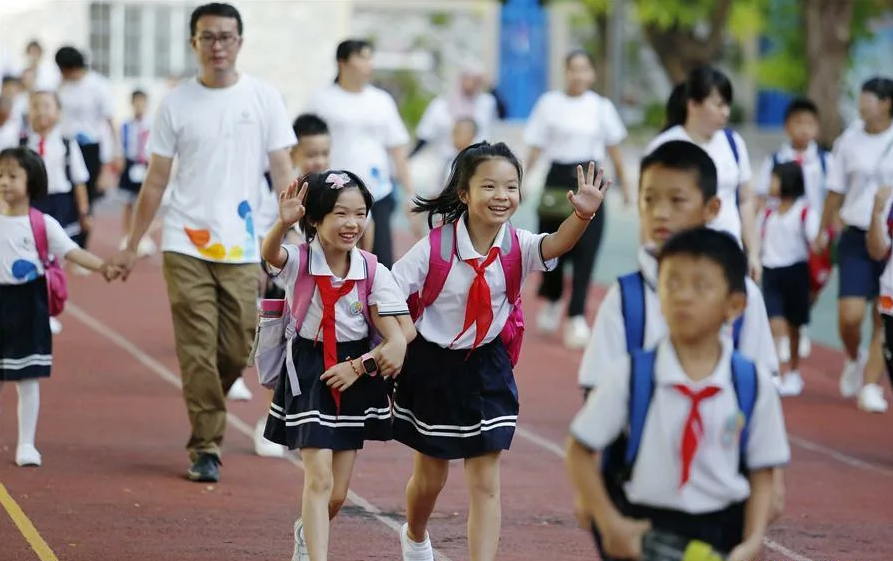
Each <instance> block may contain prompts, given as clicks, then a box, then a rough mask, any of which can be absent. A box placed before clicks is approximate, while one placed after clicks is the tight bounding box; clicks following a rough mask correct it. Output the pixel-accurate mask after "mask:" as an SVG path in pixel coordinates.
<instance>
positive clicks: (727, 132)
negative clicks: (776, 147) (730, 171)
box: [722, 128, 774, 164]
mask: <svg viewBox="0 0 893 561" xmlns="http://www.w3.org/2000/svg"><path fill="white" fill-rule="evenodd" d="M722 132H724V133H725V135H726V140H728V141H729V147H730V148H731V149H732V156H734V157H735V163H736V164H738V163H741V160H740V158H741V156H740V155H739V154H738V143H737V142H735V131H733V130H732V129H728V128H726V129H723V130H722ZM773 158H774V156H773Z"/></svg>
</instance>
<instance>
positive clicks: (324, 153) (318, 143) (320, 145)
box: [291, 134, 331, 173]
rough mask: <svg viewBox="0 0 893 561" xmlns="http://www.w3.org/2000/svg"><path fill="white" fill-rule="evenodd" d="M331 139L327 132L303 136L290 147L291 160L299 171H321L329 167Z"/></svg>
mask: <svg viewBox="0 0 893 561" xmlns="http://www.w3.org/2000/svg"><path fill="white" fill-rule="evenodd" d="M330 146H331V139H330V138H329V135H327V134H315V135H313V136H303V137H301V140H300V141H299V142H298V145H297V146H295V147H294V149H292V152H291V162H292V165H294V166H295V167H296V168H298V169H300V170H301V173H321V172H324V171H326V170H327V169H329V149H330Z"/></svg>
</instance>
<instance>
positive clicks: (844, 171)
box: [828, 123, 893, 230]
mask: <svg viewBox="0 0 893 561" xmlns="http://www.w3.org/2000/svg"><path fill="white" fill-rule="evenodd" d="M834 160H835V164H836V165H835V166H834V168H833V171H832V173H830V174H828V190H829V191H833V192H835V193H840V194H841V195H843V196H844V199H843V205H842V206H841V207H840V218H841V220H843V223H844V224H846V225H847V226H853V227H856V228H861V229H863V230H867V229H868V227H869V225H870V224H871V209H872V207H873V206H874V195H875V193H877V190H878V188H879V187H880V186H882V185H893V126H890V128H888V129H887V130H886V131H884V132H882V133H880V134H868V133H867V132H866V131H865V126H864V124H861V123H857V124H854V125H853V126H851V127H849V128H848V129H847V130H846V131H844V133H843V134H842V135H841V136H840V138H838V139H837V141H836V142H835V143H834Z"/></svg>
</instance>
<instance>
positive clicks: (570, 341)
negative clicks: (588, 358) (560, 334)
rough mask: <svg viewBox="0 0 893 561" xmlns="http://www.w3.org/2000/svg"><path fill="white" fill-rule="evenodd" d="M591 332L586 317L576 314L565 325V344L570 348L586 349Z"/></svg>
mask: <svg viewBox="0 0 893 561" xmlns="http://www.w3.org/2000/svg"><path fill="white" fill-rule="evenodd" d="M590 334H591V331H590V330H589V325H588V324H587V323H586V318H585V317H583V316H574V317H572V318H570V319H569V320H568V322H567V325H565V326H564V346H565V347H567V348H568V349H585V348H586V344H587V343H588V342H589V335H590Z"/></svg>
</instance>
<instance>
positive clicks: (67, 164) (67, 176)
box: [62, 136, 74, 189]
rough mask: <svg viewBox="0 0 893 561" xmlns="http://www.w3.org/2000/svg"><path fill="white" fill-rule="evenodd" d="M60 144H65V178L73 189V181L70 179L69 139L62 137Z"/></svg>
mask: <svg viewBox="0 0 893 561" xmlns="http://www.w3.org/2000/svg"><path fill="white" fill-rule="evenodd" d="M62 145H63V146H65V179H67V180H68V182H69V183H70V184H71V188H72V189H74V181H72V179H71V139H70V138H65V137H64V136H63V137H62Z"/></svg>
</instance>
